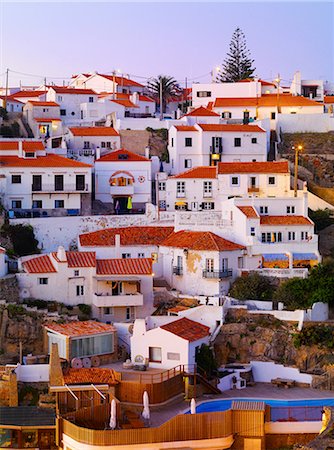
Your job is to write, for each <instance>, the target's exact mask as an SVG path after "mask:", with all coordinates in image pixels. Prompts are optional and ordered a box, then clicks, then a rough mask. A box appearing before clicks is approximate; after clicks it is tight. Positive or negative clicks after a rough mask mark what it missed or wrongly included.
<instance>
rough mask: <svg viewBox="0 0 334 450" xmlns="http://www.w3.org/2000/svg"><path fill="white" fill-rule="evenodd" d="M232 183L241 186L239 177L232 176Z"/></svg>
mask: <svg viewBox="0 0 334 450" xmlns="http://www.w3.org/2000/svg"><path fill="white" fill-rule="evenodd" d="M231 184H232V186H239V177H232V178H231Z"/></svg>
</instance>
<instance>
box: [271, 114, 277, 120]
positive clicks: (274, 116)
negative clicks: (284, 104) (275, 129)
mask: <svg viewBox="0 0 334 450" xmlns="http://www.w3.org/2000/svg"><path fill="white" fill-rule="evenodd" d="M270 118H271V120H275V119H276V113H275V112H272V113H271V114H270Z"/></svg>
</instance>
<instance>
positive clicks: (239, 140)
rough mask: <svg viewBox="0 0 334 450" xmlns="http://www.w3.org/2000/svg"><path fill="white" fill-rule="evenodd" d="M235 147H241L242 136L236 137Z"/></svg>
mask: <svg viewBox="0 0 334 450" xmlns="http://www.w3.org/2000/svg"><path fill="white" fill-rule="evenodd" d="M234 147H241V138H234Z"/></svg>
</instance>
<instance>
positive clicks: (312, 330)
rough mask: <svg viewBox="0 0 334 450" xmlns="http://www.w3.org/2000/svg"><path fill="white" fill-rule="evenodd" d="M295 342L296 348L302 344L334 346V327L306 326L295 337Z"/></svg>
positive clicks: (330, 347)
mask: <svg viewBox="0 0 334 450" xmlns="http://www.w3.org/2000/svg"><path fill="white" fill-rule="evenodd" d="M293 344H294V346H295V347H296V348H299V347H301V346H302V345H306V346H312V345H318V346H319V347H324V348H329V349H332V348H334V329H333V327H331V326H328V325H313V326H310V327H304V328H303V329H302V330H301V331H300V332H299V333H298V334H295V335H294V337H293Z"/></svg>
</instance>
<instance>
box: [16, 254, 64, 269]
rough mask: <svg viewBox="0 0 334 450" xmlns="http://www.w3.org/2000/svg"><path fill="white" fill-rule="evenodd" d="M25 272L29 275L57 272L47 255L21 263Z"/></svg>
mask: <svg viewBox="0 0 334 450" xmlns="http://www.w3.org/2000/svg"><path fill="white" fill-rule="evenodd" d="M22 266H23V268H24V270H25V271H26V272H29V273H55V272H57V270H56V269H55V267H54V265H53V264H52V261H51V258H50V256H49V255H42V256H36V257H35V258H31V259H28V260H27V261H24V262H23V263H22Z"/></svg>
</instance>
